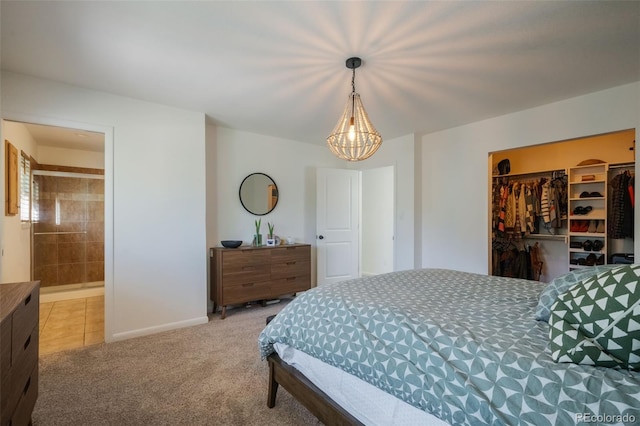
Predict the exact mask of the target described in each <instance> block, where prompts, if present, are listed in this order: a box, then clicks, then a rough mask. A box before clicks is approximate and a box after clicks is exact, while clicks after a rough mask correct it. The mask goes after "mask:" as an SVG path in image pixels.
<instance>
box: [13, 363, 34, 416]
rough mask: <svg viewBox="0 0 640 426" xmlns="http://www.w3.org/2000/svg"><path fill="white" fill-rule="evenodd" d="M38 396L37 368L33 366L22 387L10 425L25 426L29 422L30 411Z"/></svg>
mask: <svg viewBox="0 0 640 426" xmlns="http://www.w3.org/2000/svg"><path fill="white" fill-rule="evenodd" d="M37 398H38V368H37V367H34V368H33V370H32V371H31V374H30V375H29V377H28V378H27V379H26V381H25V384H24V386H23V387H22V393H21V396H20V400H19V401H18V405H17V406H16V410H15V412H14V413H13V417H11V426H26V425H29V424H30V422H31V413H32V412H33V408H34V407H35V405H36V399H37Z"/></svg>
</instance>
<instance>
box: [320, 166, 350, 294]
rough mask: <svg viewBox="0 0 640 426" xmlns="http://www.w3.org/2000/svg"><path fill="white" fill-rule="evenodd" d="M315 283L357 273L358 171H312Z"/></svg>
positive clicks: (336, 280)
mask: <svg viewBox="0 0 640 426" xmlns="http://www.w3.org/2000/svg"><path fill="white" fill-rule="evenodd" d="M316 186H317V188H316V210H317V212H316V221H317V224H316V244H317V252H318V265H317V268H318V285H319V286H320V285H323V284H329V283H334V282H338V281H344V280H347V279H350V278H357V277H359V276H360V248H359V225H360V224H359V218H360V211H359V205H360V172H359V171H357V170H344V169H318V170H317V173H316Z"/></svg>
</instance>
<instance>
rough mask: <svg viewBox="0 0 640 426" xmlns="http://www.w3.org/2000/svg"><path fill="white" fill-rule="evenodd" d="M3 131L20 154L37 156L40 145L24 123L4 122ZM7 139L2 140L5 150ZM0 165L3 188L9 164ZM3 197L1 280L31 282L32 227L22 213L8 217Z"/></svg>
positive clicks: (0, 227) (0, 221) (4, 281)
mask: <svg viewBox="0 0 640 426" xmlns="http://www.w3.org/2000/svg"><path fill="white" fill-rule="evenodd" d="M2 131H3V132H2V133H3V137H4V139H6V140H8V141H9V142H11V144H12V145H13V146H15V147H16V149H17V150H18V155H20V152H21V151H24V152H25V153H26V154H27V155H29V156H31V157H33V158H35V159H36V160H37V159H38V157H37V155H36V152H37V149H38V147H37V145H36V142H35V140H34V139H33V137H31V134H30V133H29V132H28V131H27V128H26V127H25V126H24V124H22V123H14V122H10V121H3V122H2ZM4 139H2V151H3V152H4V149H5V148H4ZM3 161H4V157H3ZM0 164H2V167H1V169H2V182H3V183H2V187H3V188H4V186H5V183H4V179H5V173H6V171H5V167H6V166H5V164H4V162H3V163H0ZM2 200H3V207H2V220H0V229H2V241H1V242H2V245H1V246H0V249H1V256H0V283H10V282H21V281H29V280H30V279H31V230H30V228H29V224H28V223H22V222H21V221H20V212H18V214H17V215H15V216H5V212H4V209H5V207H4V197H3V199H2Z"/></svg>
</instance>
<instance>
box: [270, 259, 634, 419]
mask: <svg viewBox="0 0 640 426" xmlns="http://www.w3.org/2000/svg"><path fill="white" fill-rule="evenodd" d="M544 286H545V284H544V283H539V282H535V281H527V280H520V279H513V278H503V277H493V276H486V275H480V274H472V273H466V272H460V271H451V270H444V269H422V270H411V271H401V272H393V273H390V274H384V275H377V276H373V277H366V278H361V279H356V280H350V281H343V282H340V283H336V284H333V285H327V286H323V287H318V288H314V289H312V290H309V291H307V292H305V293H302V294H300V295H299V296H298V297H297V298H296V299H294V300H293V301H292V302H291V303H289V305H287V306H286V307H285V308H283V310H282V311H281V312H280V313H279V314H278V315H277V316H276V318H275V319H274V320H273V321H271V323H269V325H268V326H267V327H266V328H265V329H264V330H263V331H262V333H261V334H260V337H259V339H258V343H259V349H260V354H261V356H262V358H266V357H267V356H268V355H269V354H271V353H272V352H273V344H274V343H276V342H281V343H285V344H287V345H289V346H293V347H295V348H296V349H299V350H301V351H303V352H305V353H307V354H309V355H312V356H314V357H316V358H319V359H320V360H322V361H324V362H326V363H328V364H331V365H333V366H336V367H338V368H341V369H342V370H344V371H346V372H348V373H351V374H353V375H355V376H357V377H359V378H360V379H362V380H364V381H366V382H368V383H370V384H372V385H374V386H377V387H378V388H380V389H382V390H384V391H385V392H387V393H390V394H392V395H394V396H396V397H397V398H400V399H402V400H404V401H406V402H407V403H409V404H411V405H413V406H415V407H418V408H420V409H422V410H425V411H427V412H429V413H431V414H433V415H435V416H436V417H439V418H440V419H442V420H444V421H446V422H448V423H450V424H452V425H458V424H459V425H481V424H491V425H536V426H542V425H562V426H564V425H573V424H579V423H582V422H583V421H585V420H586V421H587V422H589V420H591V424H595V423H594V422H593V421H594V420H598V419H599V420H602V421H600V422H597V423H598V424H603V423H607V424H616V423H617V424H640V373H638V372H630V371H625V370H615V369H610V368H600V367H590V366H585V365H576V364H568V363H555V362H554V361H553V360H552V359H551V356H550V353H549V351H548V335H549V330H548V327H549V325H548V324H547V323H545V322H539V321H536V320H535V319H534V311H535V308H536V303H537V298H538V295H539V294H540V292H541V291H542V290H543V288H544ZM598 416H600V417H598Z"/></svg>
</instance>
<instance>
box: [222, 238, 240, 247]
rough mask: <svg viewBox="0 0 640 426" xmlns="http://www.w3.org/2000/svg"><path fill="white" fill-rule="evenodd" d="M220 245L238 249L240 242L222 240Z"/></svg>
mask: <svg viewBox="0 0 640 426" xmlns="http://www.w3.org/2000/svg"><path fill="white" fill-rule="evenodd" d="M220 244H222V247H226V248H238V247H240V246H241V245H242V240H222V241H220Z"/></svg>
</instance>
